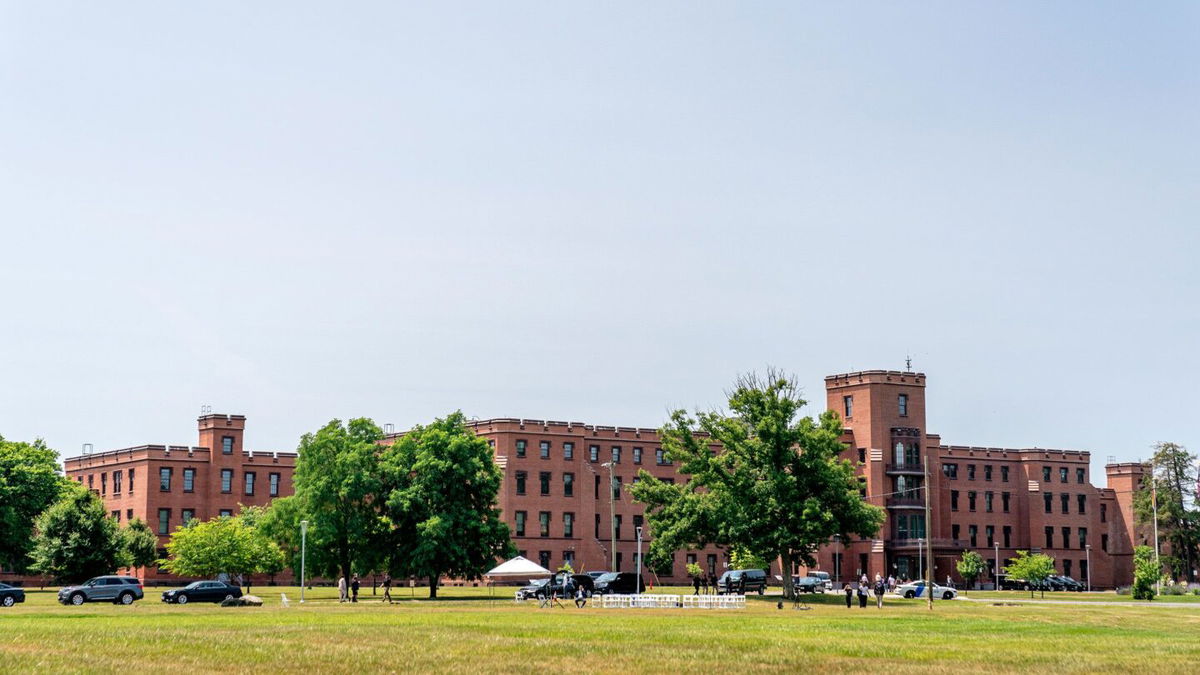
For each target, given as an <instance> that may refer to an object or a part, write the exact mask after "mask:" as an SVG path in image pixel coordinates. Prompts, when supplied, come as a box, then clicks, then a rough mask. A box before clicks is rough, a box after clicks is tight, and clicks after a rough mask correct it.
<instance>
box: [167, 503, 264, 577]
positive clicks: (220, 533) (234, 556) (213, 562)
mask: <svg viewBox="0 0 1200 675" xmlns="http://www.w3.org/2000/svg"><path fill="white" fill-rule="evenodd" d="M283 563H284V555H283V551H281V550H280V549H279V547H278V546H276V545H275V543H274V542H272V541H270V539H268V538H267V537H266V536H265V535H264V534H263V533H261V532H259V531H258V530H257V529H256V528H255V527H253V526H252V525H251V524H250V523H249V522H248V521H247V519H244V518H242V517H241V516H240V515H238V516H220V517H217V518H213V519H211V520H206V521H197V520H192V521H190V522H189V523H188V524H187V525H185V526H184V527H181V528H179V529H177V530H175V532H173V533H172V534H171V540H170V541H169V542H167V559H166V560H163V561H160V566H161V567H162V568H163V569H165V570H167V571H168V572H170V573H171V574H177V575H179V576H183V577H208V578H211V577H215V576H217V575H219V574H221V573H225V574H228V575H229V576H230V577H231V578H236V576H237V575H243V576H245V577H249V576H250V575H252V574H274V573H276V572H278V571H279V570H280V569H281V568H282V567H283Z"/></svg>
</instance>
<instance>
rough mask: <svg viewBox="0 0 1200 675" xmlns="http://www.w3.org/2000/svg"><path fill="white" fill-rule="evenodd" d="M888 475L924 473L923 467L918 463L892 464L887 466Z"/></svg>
mask: <svg viewBox="0 0 1200 675" xmlns="http://www.w3.org/2000/svg"><path fill="white" fill-rule="evenodd" d="M887 472H888V473H925V465H923V464H921V463H920V462H917V463H912V462H893V463H891V464H888V466H887Z"/></svg>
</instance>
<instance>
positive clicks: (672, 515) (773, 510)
mask: <svg viewBox="0 0 1200 675" xmlns="http://www.w3.org/2000/svg"><path fill="white" fill-rule="evenodd" d="M798 392H799V390H798V387H797V385H796V383H795V381H794V379H792V378H789V377H785V376H783V375H781V374H779V373H777V372H775V371H770V372H768V373H767V375H766V377H765V378H759V377H757V376H755V375H746V376H743V377H741V378H739V379H738V381H737V384H736V386H735V388H734V390H733V392H732V393H731V394H730V395H729V413H728V414H725V413H721V412H707V413H705V412H700V413H697V414H696V415H695V417H692V416H690V415H688V414H687V413H686V412H685V411H683V410H677V411H675V412H674V413H672V414H671V417H670V421H669V422H668V423H667V424H666V425H665V426H664V427H663V428H662V430H661V436H662V445H663V449H664V450H665V451H666V454H667V456H668V457H669V458H670V459H671V460H672V461H675V462H678V463H679V464H680V466H679V473H680V474H681V475H683V476H687V481H686V482H685V483H681V484H672V483H667V482H665V481H661V480H659V479H657V478H655V477H654V476H652V475H650V474H649V473H648V472H646V471H641V472H640V473H639V475H638V482H637V483H636V484H635V485H633V486H632V488H631V492H632V494H633V496H634V498H635V499H637V500H638V501H641V502H643V503H645V504H646V507H647V521H648V523H649V525H650V528H651V530H652V532H653V536H654V539H653V541H652V543H651V545H650V556H649V557H650V561H651V564H652V565H656V564H661V562H662V561H663V560H664V559H667V558H669V557H670V556H671V555H673V554H674V552H675V551H677V550H679V549H681V548H701V547H703V546H705V545H707V544H710V543H713V544H718V545H724V546H731V547H737V548H739V549H742V550H744V551H745V552H746V553H749V554H753V555H755V556H758V557H760V558H763V559H765V560H775V559H777V558H778V559H782V560H783V561H784V565H785V567H786V569H785V570H784V574H783V579H784V592H785V594H787V595H788V596H791V595H793V594H794V591H793V589H792V577H791V574H789V573H788V571H789V570H790V563H791V562H793V561H801V562H803V563H805V564H807V565H813V564H814V563H815V561H814V554H815V553H816V551H817V549H818V548H819V547H820V546H822V545H824V544H825V543H827V542H828V541H829V540H830V539H831V538H832V537H833V536H834V535H847V534H857V535H859V536H862V537H873V536H875V534H876V533H877V532H878V530H879V527H880V525H882V523H883V520H884V512H883V509H881V508H879V507H877V506H873V505H871V504H868V503H867V502H866V501H865V500H864V499H863V497H862V493H861V492H860V489H861V488H862V486H863V483H862V480H861V479H860V478H859V477H858V476H856V475H855V468H854V466H853V465H852V464H851V463H850V462H849V461H847V460H844V459H842V458H841V456H840V455H841V452H842V451H843V450H844V446H843V444H842V442H841V440H840V437H841V434H842V425H841V422H840V421H839V419H838V417H837V414H836V413H834V412H832V411H830V412H826V413H824V414H822V415H821V416H820V418H819V419H817V420H814V419H813V418H811V417H802V418H801V417H799V411H800V409H801V408H802V407H803V406H804V405H805V401H804V400H803V399H801V398H800V396H799V393H798Z"/></svg>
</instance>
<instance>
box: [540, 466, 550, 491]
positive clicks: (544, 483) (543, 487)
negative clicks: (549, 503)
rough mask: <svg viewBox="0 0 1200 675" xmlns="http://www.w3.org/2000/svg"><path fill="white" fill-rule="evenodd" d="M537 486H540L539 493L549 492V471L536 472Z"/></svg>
mask: <svg viewBox="0 0 1200 675" xmlns="http://www.w3.org/2000/svg"><path fill="white" fill-rule="evenodd" d="M538 487H539V488H540V492H541V494H543V495H548V494H550V472H549V471H540V472H538Z"/></svg>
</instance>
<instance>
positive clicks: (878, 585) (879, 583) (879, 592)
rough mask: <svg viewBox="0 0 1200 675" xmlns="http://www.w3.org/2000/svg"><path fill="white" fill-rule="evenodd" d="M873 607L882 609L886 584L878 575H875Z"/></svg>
mask: <svg viewBox="0 0 1200 675" xmlns="http://www.w3.org/2000/svg"><path fill="white" fill-rule="evenodd" d="M873 590H874V591H875V606H876V607H878V608H879V609H883V592H884V591H886V590H887V582H886V581H884V580H883V578H882V577H880V576H879V575H878V574H876V575H875V588H874V589H873Z"/></svg>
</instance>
